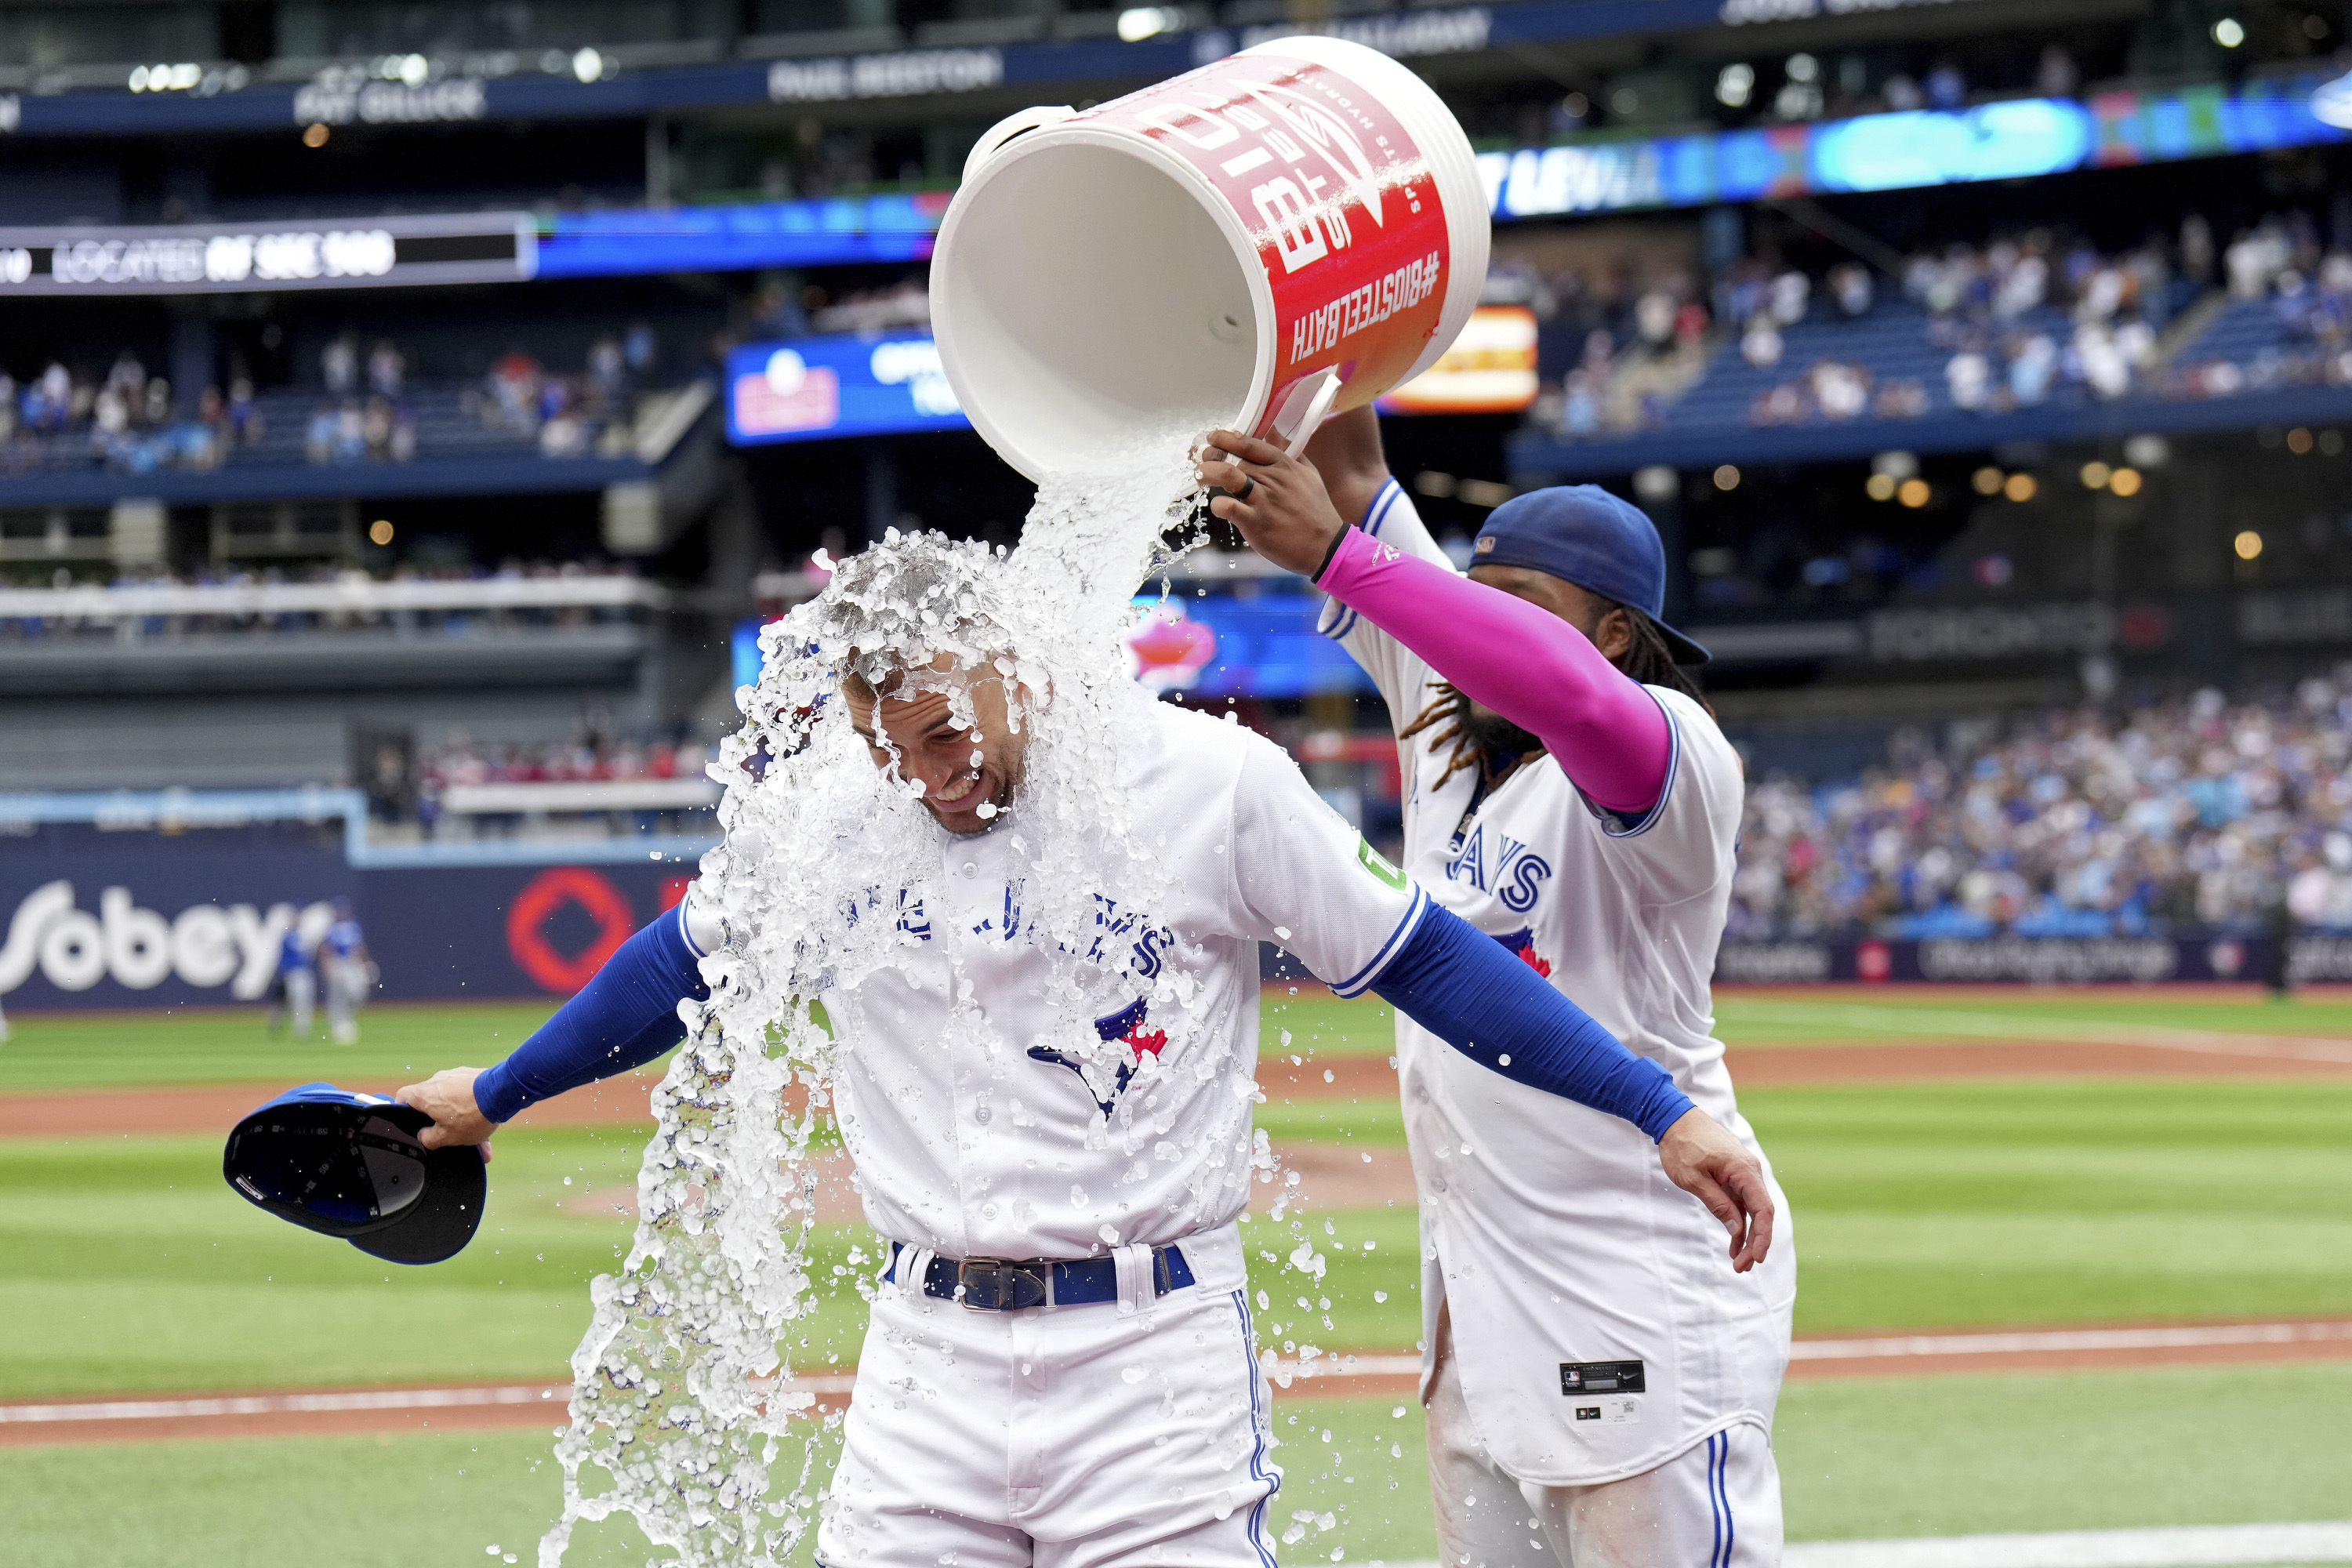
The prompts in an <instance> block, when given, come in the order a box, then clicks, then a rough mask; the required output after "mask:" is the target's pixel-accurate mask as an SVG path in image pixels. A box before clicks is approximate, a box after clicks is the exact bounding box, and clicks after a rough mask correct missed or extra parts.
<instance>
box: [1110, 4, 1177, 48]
mask: <svg viewBox="0 0 2352 1568" xmlns="http://www.w3.org/2000/svg"><path fill="white" fill-rule="evenodd" d="M1183 26H1184V13H1183V12H1182V11H1181V10H1180V9H1178V8H1177V7H1176V6H1173V5H1138V6H1135V7H1133V8H1131V9H1129V10H1126V11H1121V12H1120V13H1119V14H1118V37H1119V41H1120V42H1122V43H1129V44H1139V43H1141V42H1143V40H1144V39H1146V38H1156V37H1159V36H1160V34H1162V33H1174V32H1179V31H1181V30H1182V28H1183Z"/></svg>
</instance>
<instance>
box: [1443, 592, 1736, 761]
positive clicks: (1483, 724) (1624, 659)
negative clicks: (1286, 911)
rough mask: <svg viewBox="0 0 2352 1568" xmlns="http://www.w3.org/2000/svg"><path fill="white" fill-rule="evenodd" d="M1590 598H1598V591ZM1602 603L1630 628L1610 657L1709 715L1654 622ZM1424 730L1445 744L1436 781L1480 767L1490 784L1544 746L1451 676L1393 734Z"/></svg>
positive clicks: (1627, 672) (1639, 677)
mask: <svg viewBox="0 0 2352 1568" xmlns="http://www.w3.org/2000/svg"><path fill="white" fill-rule="evenodd" d="M1589 591H1590V590H1588V592H1589ZM1593 597H1595V598H1596V599H1599V598H1601V596H1600V595H1597V594H1596V595H1593ZM1601 604H1602V605H1605V606H1606V608H1604V609H1603V610H1602V611H1601V614H1602V615H1604V616H1605V615H1607V614H1608V613H1609V611H1610V610H1622V611H1624V612H1625V625H1626V627H1627V629H1628V631H1629V632H1630V633H1631V640H1629V641H1628V642H1627V643H1626V645H1625V651H1624V652H1622V653H1621V654H1619V655H1618V656H1617V657H1616V658H1613V659H1612V660H1610V662H1611V663H1612V664H1613V665H1615V666H1616V667H1617V668H1618V669H1619V670H1621V671H1622V672H1623V673H1624V674H1625V675H1626V676H1627V677H1629V678H1630V679H1634V680H1637V681H1639V682H1641V683H1642V684H1643V686H1663V687H1664V688H1665V689H1667V690H1669V691H1679V692H1681V693H1682V694H1683V695H1684V696H1685V697H1687V698H1689V699H1690V700H1692V701H1694V702H1696V703H1697V704H1698V705H1699V706H1700V707H1702V708H1704V709H1706V710H1707V713H1708V714H1709V716H1712V715H1713V714H1714V712H1715V705H1714V704H1713V703H1711V702H1709V701H1707V700H1706V695H1705V694H1704V693H1702V692H1701V691H1700V690H1699V689H1698V682H1696V681H1695V680H1693V679H1691V678H1690V677H1689V676H1688V675H1687V674H1685V672H1684V669H1683V667H1682V666H1681V665H1678V664H1676V663H1675V656H1674V650H1673V649H1671V648H1669V647H1667V646H1666V639H1665V638H1664V637H1663V636H1662V635H1660V633H1659V631H1658V623H1657V622H1655V621H1654V620H1652V619H1651V618H1650V617H1649V616H1647V615H1646V614H1644V613H1643V612H1642V611H1640V610H1637V609H1635V608H1633V606H1632V605H1621V604H1619V603H1618V602H1617V601H1616V600H1614V599H1601ZM1424 731H1432V733H1431V734H1430V742H1429V743H1430V748H1431V749H1432V750H1435V749H1436V748H1438V747H1440V746H1444V747H1447V748H1449V750H1448V752H1447V755H1446V759H1445V771H1444V773H1440V774H1438V775H1437V780H1436V784H1444V783H1445V781H1446V780H1447V779H1450V778H1452V777H1453V776H1454V774H1455V773H1461V772H1464V771H1465V770H1466V769H1470V768H1477V769H1479V770H1480V771H1481V773H1484V774H1485V775H1486V783H1487V784H1489V785H1492V784H1500V783H1501V782H1502V781H1503V779H1504V778H1506V777H1507V776H1508V775H1509V774H1510V773H1511V771H1512V770H1513V769H1514V768H1516V767H1517V766H1518V765H1519V763H1521V762H1523V761H1525V760H1526V759H1527V758H1528V756H1530V755H1532V754H1533V753H1535V752H1540V751H1541V750H1543V742H1542V741H1541V740H1540V739H1538V737H1536V736H1534V735H1532V734H1529V733H1528V731H1525V730H1522V729H1520V728H1519V727H1518V726H1517V724H1514V723H1512V722H1511V721H1509V720H1507V719H1505V718H1503V717H1502V716H1501V715H1499V714H1497V715H1496V716H1495V717H1494V718H1493V719H1484V720H1482V719H1481V718H1479V717H1478V715H1476V714H1475V713H1473V712H1472V711H1471V708H1470V699H1468V698H1467V697H1465V696H1464V695H1463V694H1462V693H1461V692H1460V691H1458V690H1456V689H1454V685H1453V683H1452V682H1450V681H1441V682H1440V683H1439V684H1438V688H1437V694H1436V695H1435V696H1434V697H1433V698H1431V699H1430V700H1429V705H1428V706H1427V707H1425V708H1423V710H1421V712H1420V714H1419V715H1418V716H1417V717H1416V718H1415V719H1414V720H1413V721H1412V723H1410V724H1407V725H1406V726H1405V727H1404V728H1403V729H1402V730H1400V731H1397V738H1398V739H1399V740H1402V741H1410V740H1412V738H1413V737H1414V736H1416V735H1419V734H1422V733H1423V732H1424ZM1432 787H1433V788H1434V787H1436V785H1432Z"/></svg>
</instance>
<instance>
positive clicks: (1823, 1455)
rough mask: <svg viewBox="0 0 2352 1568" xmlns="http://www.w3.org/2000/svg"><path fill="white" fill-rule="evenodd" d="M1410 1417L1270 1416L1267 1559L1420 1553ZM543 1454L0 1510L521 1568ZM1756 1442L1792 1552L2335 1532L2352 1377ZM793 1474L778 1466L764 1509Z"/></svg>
mask: <svg viewBox="0 0 2352 1568" xmlns="http://www.w3.org/2000/svg"><path fill="white" fill-rule="evenodd" d="M1420 1417H1421V1412H1420V1411H1419V1409H1418V1408H1417V1407H1415V1406H1414V1405H1412V1403H1411V1402H1410V1401H1409V1400H1408V1401H1403V1402H1397V1401H1394V1400H1391V1399H1354V1400H1335V1401H1329V1402H1309V1401H1298V1402H1295V1403H1284V1404H1282V1405H1277V1407H1276V1411H1275V1422H1276V1426H1275V1435H1276V1438H1277V1439H1278V1441H1279V1442H1280V1444H1281V1446H1280V1447H1277V1448H1276V1450H1275V1455H1274V1457H1275V1458H1276V1461H1277V1462H1278V1463H1280V1464H1281V1465H1282V1466H1283V1468H1284V1469H1285V1472H1286V1474H1285V1476H1284V1479H1283V1487H1282V1490H1281V1492H1280V1494H1279V1495H1278V1496H1277V1498H1276V1503H1275V1507H1274V1508H1273V1510H1271V1519H1272V1521H1273V1524H1274V1528H1275V1529H1276V1531H1277V1532H1288V1531H1294V1530H1295V1531H1297V1532H1298V1538H1297V1541H1295V1542H1292V1543H1291V1544H1290V1546H1289V1547H1288V1548H1287V1550H1286V1552H1285V1558H1286V1561H1295V1562H1306V1561H1315V1562H1325V1561H1328V1560H1330V1559H1331V1557H1332V1554H1333V1553H1334V1552H1344V1553H1345V1557H1344V1561H1345V1562H1347V1563H1365V1562H1368V1561H1370V1560H1372V1559H1375V1558H1380V1559H1385V1560H1386V1561H1389V1562H1391V1563H1395V1562H1401V1561H1414V1560H1423V1561H1425V1560H1427V1559H1429V1558H1431V1557H1433V1555H1434V1554H1435V1548H1436V1542H1435V1534H1434V1531H1433V1526H1432V1523H1431V1520H1430V1509H1429V1493H1428V1480H1427V1475H1428V1472H1427V1468H1426V1460H1425V1458H1424V1457H1423V1446H1422V1431H1421V1418H1420ZM1326 1433H1328V1434H1329V1437H1328V1441H1327V1440H1326V1438H1325V1434H1326ZM552 1446H553V1439H552V1437H551V1436H549V1435H548V1434H546V1433H541V1432H537V1431H488V1432H467V1433H462V1434H449V1435H425V1436H392V1435H389V1434H386V1435H380V1436H354V1437H314V1438H304V1439H252V1440H245V1441H237V1442H210V1443H194V1442H190V1443H135V1444H122V1445H119V1446H117V1445H109V1446H103V1447H87V1446H84V1447H24V1448H13V1449H0V1496H6V1497H7V1498H8V1499H9V1500H10V1501H9V1510H8V1511H9V1521H8V1522H9V1545H10V1548H11V1551H12V1552H14V1553H15V1554H16V1555H19V1556H21V1557H22V1558H23V1559H24V1560H25V1561H26V1562H28V1563H42V1564H44V1565H46V1568H117V1565H119V1564H123V1563H138V1564H140V1565H141V1568H279V1565H280V1564H283V1563H336V1564H338V1565H339V1568H409V1565H411V1564H414V1563H428V1562H430V1563H438V1562H457V1561H460V1560H462V1561H467V1562H474V1561H483V1560H488V1561H491V1562H496V1561H498V1560H499V1558H498V1557H490V1556H487V1554H486V1552H485V1548H486V1547H488V1546H490V1545H492V1544H496V1545H497V1546H498V1547H499V1549H500V1554H501V1555H502V1554H503V1553H504V1552H514V1553H515V1554H516V1555H517V1557H518V1558H519V1559H520V1561H522V1562H525V1563H529V1562H530V1561H532V1560H533V1557H534V1552H535V1546H536V1542H537V1541H538V1538H539V1535H540V1532H541V1531H542V1530H544V1529H545V1528H546V1526H547V1525H548V1523H549V1522H551V1520H552V1519H553V1516H554V1514H555V1511H556V1509H557V1506H558V1501H559V1479H558V1478H559V1474H560V1472H558V1471H557V1469H556V1468H555V1466H554V1464H553V1462H552V1460H551V1458H549V1453H550V1450H551V1447H552ZM1774 1447H1775V1449H1776V1451H1777V1454H1778V1458H1779V1460H1780V1475H1781V1482H1782V1489H1783V1493H1784V1496H1785V1500H1786V1513H1787V1523H1788V1534H1789V1538H1790V1540H1791V1541H1822V1540H1867V1539H1889V1538H1895V1539H1906V1538H1914V1537H1918V1536H1923V1535H1931V1534H1932V1535H1956V1534H1969V1533H1982V1532H1990V1531H2053V1530H2107V1529H2118V1528H2126V1527H2132V1526H2147V1525H2175V1524H2178V1525H2198V1524H2239V1523H2266V1522H2287V1521H2304V1520H2326V1519H2336V1518H2341V1517H2343V1512H2344V1500H2345V1498H2346V1497H2347V1496H2352V1366H2336V1365H2329V1366H2294V1367H2252V1368H2235V1367H2231V1368H2193V1369H2181V1370H2173V1371H2161V1372H2147V1373H2068V1374H2052V1375H2044V1376H2032V1377H1987V1378H1973V1379H1947V1378H1916V1379H1915V1378H1888V1379H1883V1380H1876V1381H1871V1382H1863V1383H1812V1384H1792V1385H1791V1386H1790V1389H1789V1391H1788V1392H1787V1394H1784V1395H1783V1397H1782V1399H1781V1402H1780V1413H1779V1419H1778V1421H1777V1423H1776V1426H1775V1430H1774ZM800 1458H801V1456H800V1454H799V1452H798V1451H797V1450H795V1449H793V1448H792V1447H789V1446H788V1447H787V1451H786V1452H785V1453H784V1454H783V1455H782V1457H781V1458H780V1459H779V1461H778V1464H777V1466H776V1468H775V1473H776V1475H777V1476H778V1478H779V1482H780V1484H779V1485H778V1487H777V1491H778V1493H780V1494H781V1492H782V1491H783V1490H785V1489H787V1488H788V1487H789V1485H790V1478H791V1477H792V1476H793V1475H794V1474H796V1473H797V1471H798V1468H799V1463H800ZM830 1458H831V1451H830V1449H829V1448H821V1449H820V1454H819V1459H820V1463H819V1468H818V1473H819V1474H824V1473H825V1472H826V1470H827V1469H829V1465H830ZM590 1474H591V1476H592V1477H593V1471H592V1472H590ZM592 1490H593V1485H592ZM354 1499H362V1500H364V1504H363V1505H362V1506H354V1505H352V1500H354ZM322 1500H323V1502H322ZM1300 1514H1306V1515H1307V1516H1308V1517H1307V1519H1306V1520H1303V1521H1302V1520H1300V1519H1299V1518H1298V1517H1297V1516H1298V1515H1300ZM1326 1516H1328V1517H1329V1518H1330V1520H1331V1521H1332V1523H1331V1526H1330V1528H1329V1529H1328V1530H1326V1529H1323V1528H1320V1526H1319V1521H1320V1520H1321V1519H1322V1518H1323V1517H1326ZM647 1552H648V1549H647V1547H646V1543H645V1542H644V1540H643V1538H642V1537H641V1536H639V1535H638V1534H637V1532H636V1531H635V1528H634V1527H633V1526H631V1525H629V1524H628V1523H626V1522H625V1521H611V1522H608V1523H606V1524H604V1525H600V1526H588V1527H583V1529H582V1531H580V1532H579V1534H578V1535H577V1536H575V1538H574V1542H573V1546H572V1552H571V1554H570V1555H569V1556H567V1558H566V1562H567V1563H571V1564H572V1565H574V1568H619V1565H620V1564H624V1563H642V1562H644V1561H645V1560H646V1555H647ZM797 1561H798V1562H799V1563H809V1562H810V1561H812V1557H811V1554H810V1552H809V1550H808V1548H807V1546H806V1545H805V1544H804V1545H803V1551H802V1552H801V1554H800V1556H799V1558H798V1559H797Z"/></svg>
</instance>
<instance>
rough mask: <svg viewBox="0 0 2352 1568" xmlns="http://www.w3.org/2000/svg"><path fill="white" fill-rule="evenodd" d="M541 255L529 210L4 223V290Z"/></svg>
mask: <svg viewBox="0 0 2352 1568" xmlns="http://www.w3.org/2000/svg"><path fill="white" fill-rule="evenodd" d="M538 255H539V240H538V228H537V223H536V220H535V219H533V218H532V217H531V216H530V214H529V213H472V214H466V215H459V216H449V215H436V216H429V217H379V218H354V219H345V220H338V221H335V222H331V223H314V222H268V223H252V224H176V225H171V226H142V227H100V226H67V227H46V228H0V298H5V297H6V296H8V295H12V294H226V293H250V292H254V291H257V290H265V289H267V290H276V289H366V288H386V287H395V286H398V285H402V284H423V283H504V282H514V281H517V280H519V279H526V278H530V277H531V276H533V275H534V274H535V273H536V271H537V270H538Z"/></svg>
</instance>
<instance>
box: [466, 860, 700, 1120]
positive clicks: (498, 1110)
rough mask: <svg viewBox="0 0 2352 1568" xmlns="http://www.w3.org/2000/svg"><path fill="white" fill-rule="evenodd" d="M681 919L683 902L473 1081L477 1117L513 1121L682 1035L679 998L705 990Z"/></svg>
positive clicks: (645, 1058)
mask: <svg viewBox="0 0 2352 1568" xmlns="http://www.w3.org/2000/svg"><path fill="white" fill-rule="evenodd" d="M684 920H685V906H684V905H682V904H681V905H680V906H679V907H678V908H677V909H674V910H665V911H663V912H662V913H661V914H659V915H657V916H656V917H655V919H654V922H653V923H652V924H651V925H649V926H647V927H646V928H645V930H643V931H639V932H637V934H636V935H635V936H633V937H631V938H630V939H629V940H628V941H626V942H623V943H622V944H621V948H620V951H619V952H615V953H614V954H613V956H612V957H610V958H608V959H606V960H605V961H604V967H603V968H602V969H599V970H598V971H597V972H596V974H595V978H593V979H592V980H591V981H589V982H588V984H586V985H585V986H584V987H583V988H582V990H581V992H580V994H578V995H576V996H574V997H573V998H572V1000H571V1001H569V1002H566V1003H565V1004H564V1005H562V1007H561V1008H559V1009H558V1010H557V1011H556V1015H555V1016H554V1017H552V1018H550V1019H549V1020H548V1021H547V1022H546V1023H544V1024H542V1025H541V1026H539V1028H538V1030H537V1031H536V1032H535V1033H533V1034H532V1036H531V1037H530V1038H529V1039H527V1040H525V1041H524V1042H523V1043H522V1044H521V1045H520V1046H518V1047H515V1052H514V1055H512V1056H510V1057H509V1058H507V1059H506V1060H504V1061H502V1062H500V1063H499V1065H498V1066H496V1067H494V1068H490V1069H489V1070H488V1072H486V1073H484V1074H482V1076H481V1077H479V1078H478V1079H475V1080H474V1103H475V1104H477V1105H478V1106H480V1107H481V1110H482V1114H483V1115H485V1116H487V1117H488V1118H489V1119H490V1120H491V1121H511V1120H512V1119H513V1117H514V1115H515V1113H516V1112H517V1111H520V1110H522V1109H523V1108H524V1107H525V1106H530V1105H536V1104H538V1103H539V1102H540V1101H541V1100H549V1099H551V1098H553V1097H554V1096H556V1095H559V1094H562V1092H563V1091H564V1090H565V1089H578V1088H579V1087H580V1086H581V1085H582V1084H583V1083H593V1082H594V1081H595V1080H596V1079H600V1078H611V1077H612V1076H613V1075H614V1074H615V1073H624V1072H626V1071H628V1070H629V1069H630V1068H634V1067H643V1066H644V1065H645V1064H646V1063H647V1062H649V1061H651V1060H653V1059H654V1058H656V1057H657V1056H659V1055H661V1054H662V1053H663V1052H664V1051H666V1050H667V1049H669V1048H670V1047H672V1046H674V1045H676V1044H677V1043H678V1041H680V1040H682V1039H684V1038H685V1037H686V1025H685V1024H684V1023H683V1022H682V1021H680V1019H679V1018H678V1016H677V1005H678V1002H679V1000H680V999H681V998H683V997H687V996H692V997H695V998H697V999H707V998H709V995H710V987H709V986H708V985H705V984H703V983H702V974H701V971H700V970H699V968H698V963H700V960H701V954H699V953H698V952H695V951H694V946H693V944H692V943H690V942H688V941H687V940H686V931H685V930H684Z"/></svg>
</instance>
